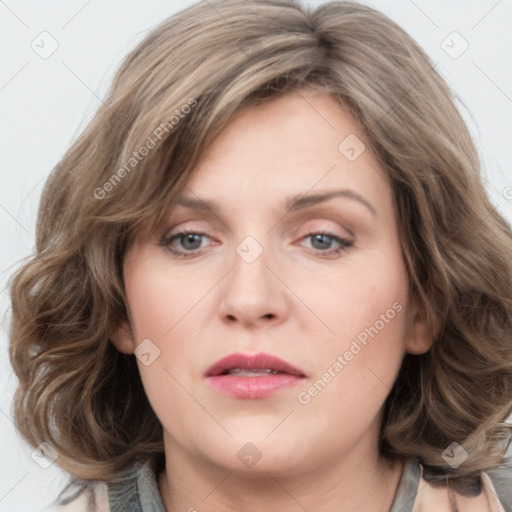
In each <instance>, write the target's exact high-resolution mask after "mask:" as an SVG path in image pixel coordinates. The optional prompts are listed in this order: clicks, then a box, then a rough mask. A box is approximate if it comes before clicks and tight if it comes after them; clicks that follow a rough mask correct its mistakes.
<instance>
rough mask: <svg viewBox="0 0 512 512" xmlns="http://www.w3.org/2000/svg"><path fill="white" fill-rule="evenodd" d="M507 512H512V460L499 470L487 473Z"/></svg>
mask: <svg viewBox="0 0 512 512" xmlns="http://www.w3.org/2000/svg"><path fill="white" fill-rule="evenodd" d="M487 477H488V478H489V480H490V482H491V483H492V486H493V488H494V490H495V492H496V495H497V496H498V498H499V500H500V502H501V503H502V505H503V507H504V509H505V512H512V458H510V459H509V460H508V462H507V464H505V465H504V466H502V467H501V468H499V469H495V470H493V471H489V472H487Z"/></svg>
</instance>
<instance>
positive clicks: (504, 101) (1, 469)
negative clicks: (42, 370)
mask: <svg viewBox="0 0 512 512" xmlns="http://www.w3.org/2000/svg"><path fill="white" fill-rule="evenodd" d="M191 3H192V2H190V1H185V0H181V1H176V0H173V1H172V2H170V1H167V2H165V1H156V0H144V1H142V0H138V1H134V0H130V1H128V0H122V1H121V0H117V1H114V0H89V1H86V0H67V1H63V0H61V1H50V0H46V1H41V0H39V1H28V0H27V1H24V0H0V34H1V35H0V37H1V44H2V51H1V56H0V59H1V65H0V108H1V113H2V114H1V117H0V127H1V128H0V129H1V132H0V133H1V137H0V140H1V144H2V147H1V157H2V158H1V170H0V180H1V182H0V230H1V231H0V232H1V240H2V243H1V251H0V287H1V294H0V307H1V311H2V320H3V322H2V330H1V331H0V512H10V511H16V512H25V511H26V512H28V511H37V510H40V509H41V508H43V507H44V506H46V505H47V504H48V503H50V502H51V501H53V499H54V498H55V497H56V495H57V493H58V491H59V489H60V488H61V487H62V486H63V484H64V483H65V482H66V477H65V476H64V474H63V473H61V472H60V471H59V470H58V469H57V468H56V466H52V467H50V468H48V469H42V468H40V467H39V466H38V465H37V464H36V463H35V462H34V461H33V460H32V459H31V457H30V453H31V451H30V449H29V448H28V447H26V446H24V445H23V443H22V442H21V441H20V439H19V437H18V436H17V434H16V433H15V430H14V426H13V423H12V420H11V398H12V394H13V391H14V388H15V384H16V381H15V378H14V376H13V374H12V371H11V370H10V367H9V363H8V357H7V330H8V324H9V312H8V307H9V301H8V297H7V294H6V291H5V287H6V284H7V279H8V277H9V275H11V274H12V272H13V270H14V269H15V268H16V266H17V265H18V264H19V260H20V259H21V258H23V257H25V256H28V255H29V254H30V253H31V252H32V251H33V247H34V243H35V239H34V236H35V220H36V213H37V206H38V202H39V196H40V193H41V188H42V185H43V182H44V179H45V177H46V176H47V175H48V173H49V172H50V171H51V169H52V168H53V166H54V165H55V164H56V163H57V162H58V161H59V160H60V158H61V156H62V155H63V153H64V151H65V150H66V148H68V147H69V146H70V144H71V143H72V141H73V140H74V139H75V138H76V137H77V136H78V134H79V133H80V132H81V130H82V129H83V127H84V126H85V124H86V122H87V121H88V120H89V119H90V118H91V116H92V115H93V113H94V112H95V110H96V109H97V108H98V107H99V106H100V104H101V103H100V98H103V97H104V94H105V92H106V88H107V86H108V84H109V82H110V80H111V78H112V76H113V73H114V72H115V70H116V68H117V66H118V65H119V63H120V61H121V59H122V58H123V57H124V56H125V55H126V54H127V53H128V51H129V50H130V49H131V48H133V47H134V46H135V45H136V43H138V42H139V41H140V40H141V39H142V38H143V36H144V35H145V34H146V33H147V31H148V30H149V29H151V28H152V27H154V26H155V25H156V24H157V23H159V22H160V21H162V20H163V19H164V18H165V17H167V16H169V15H171V14H173V13H174V12H176V11H178V10H180V9H182V8H183V7H186V6H188V5H190V4H191ZM308 3H309V4H311V5H317V4H320V3H322V2H320V1H313V0H310V1H309V2H308ZM365 3H368V4H369V5H372V6H374V7H376V8H378V9H380V10H381V11H383V12H384V13H386V14H387V15H388V16H390V17H391V18H392V19H394V20H395V21H396V22H397V23H399V24H400V25H401V26H402V27H404V28H405V29H406V30H407V31H408V32H409V34H410V35H411V36H412V37H413V38H414V39H416V40H417V41H418V42H419V43H420V44H421V45H422V46H423V48H424V49H425V50H426V51H427V53H428V54H429V55H430V56H431V58H432V59H433V61H434V62H435V63H437V68H438V70H439V71H440V72H441V74H442V75H443V76H444V77H445V79H446V80H447V81H448V83H449V84H450V86H451V87H452V88H453V89H454V90H455V92H456V93H457V95H458V96H459V98H460V99H461V101H462V104H460V105H459V107H460V109H461V112H462V113H463V115H464V117H465V119H466V120H467V122H468V123H469V125H470V129H471V131H472V133H473V135H474V138H475V142H476V144H477V146H478V148H479V151H480V154H481V157H482V160H483V162H484V173H485V180H486V186H487V187H488V190H489V193H490V195H491V197H492V199H493V202H494V204H495V205H496V207H497V208H498V209H499V210H500V211H501V212H502V213H503V214H504V215H505V216H506V217H507V219H508V220H509V221H512V194H510V193H509V194H508V195H507V193H506V191H507V190H509V191H512V188H511V189H507V187H512V171H511V162H512V140H511V137H510V134H511V128H510V119H511V117H512V66H511V55H512V0H500V1H497V0H489V1H488V0H481V1H462V0H436V1H426V0H414V1H413V0H383V1H377V0H376V1H374V2H365ZM43 31H47V32H48V33H50V34H51V36H52V37H53V38H54V39H55V40H56V41H57V42H58V45H59V46H58V49H57V50H56V51H55V53H53V54H52V55H51V56H50V57H49V58H47V59H42V58H41V57H40V56H39V55H38V54H37V53H36V52H35V51H34V50H33V49H32V48H31V43H32V41H33V40H36V42H37V41H38V39H37V38H38V36H39V34H40V33H41V32H43ZM453 31H457V32H458V33H459V34H460V35H461V36H462V37H463V38H464V39H465V40H466V41H467V43H469V47H468V49H467V50H466V51H465V52H464V53H463V54H462V55H461V56H460V57H458V58H457V59H454V58H452V57H450V56H449V55H448V54H447V53H446V52H445V50H444V49H443V47H442V41H443V40H445V39H446V37H447V36H448V35H449V34H451V33H452V32H453ZM452 39H453V36H451V39H448V40H446V41H447V42H446V43H444V44H445V45H446V44H449V45H451V46H454V48H455V50H452V51H456V50H458V49H461V46H459V45H460V44H462V43H463V42H462V40H460V39H453V43H451V42H450V41H451V40H452ZM507 197H508V199H507Z"/></svg>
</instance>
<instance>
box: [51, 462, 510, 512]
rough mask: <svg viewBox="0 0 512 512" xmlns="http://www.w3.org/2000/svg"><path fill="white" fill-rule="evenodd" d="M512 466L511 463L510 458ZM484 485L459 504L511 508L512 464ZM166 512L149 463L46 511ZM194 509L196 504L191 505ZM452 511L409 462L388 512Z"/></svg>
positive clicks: (492, 511) (503, 511) (487, 510)
mask: <svg viewBox="0 0 512 512" xmlns="http://www.w3.org/2000/svg"><path fill="white" fill-rule="evenodd" d="M509 464H512V461H509ZM482 484H483V485H482V489H481V492H479V491H477V493H475V494H474V495H473V496H470V497H464V496H462V495H459V494H457V498H456V499H457V505H458V506H459V510H460V511H461V512H463V511H464V510H466V507H472V508H471V510H478V511H479V512H512V465H507V466H506V467H503V468H501V469H499V470H495V471H492V472H489V473H484V474H483V475H482ZM98 510H100V511H101V512H166V511H165V507H164V504H163V502H162V498H161V496H160V493H159V491H158V483H157V476H156V473H155V471H154V469H153V468H152V466H151V465H150V464H149V463H146V464H143V463H138V464H135V465H133V466H132V467H131V468H129V469H128V470H126V471H125V472H124V473H123V475H122V477H121V478H120V479H118V480H117V481H116V482H115V483H114V482H108V483H105V482H103V483H100V484H98V483H97V484H88V485H87V486H86V487H85V488H84V487H82V488H80V489H78V490H76V489H75V490H74V492H73V493H72V494H69V492H68V494H67V496H64V497H61V500H60V501H59V502H56V503H55V504H54V505H53V506H51V507H49V508H47V509H45V511H44V512H98ZM192 510H193V508H192ZM420 510H421V511H427V512H431V511H432V512H445V511H446V512H449V511H451V510H453V509H452V505H450V501H449V499H448V491H447V490H446V487H443V486H436V485H432V484H430V483H429V482H428V481H427V480H425V479H424V478H423V471H422V466H420V464H419V462H418V461H417V460H414V459H411V460H409V461H408V462H406V464H405V466H404V470H403V473H402V477H401V480H400V483H399V486H398V489H397V492H396V495H395V499H394V502H393V506H392V508H391V511H390V512H416V511H420Z"/></svg>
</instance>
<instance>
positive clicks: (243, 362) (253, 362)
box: [206, 352, 305, 377]
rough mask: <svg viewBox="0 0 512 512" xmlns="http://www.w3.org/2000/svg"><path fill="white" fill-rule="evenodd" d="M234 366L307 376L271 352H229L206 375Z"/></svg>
mask: <svg viewBox="0 0 512 512" xmlns="http://www.w3.org/2000/svg"><path fill="white" fill-rule="evenodd" d="M234 368H242V369H246V370H251V369H253V368H254V369H259V370H265V369H270V370H276V371H281V372H285V373H288V374H290V375H297V376H298V377H305V374H304V372H303V371H302V370H300V369H299V368H296V367H295V366H293V365H292V364H290V363H287V362H286V361H284V360H283V359H280V358H279V357H276V356H273V355H271V354H265V353H263V352H260V353H258V354H253V355H247V354H241V353H239V352H237V353H234V354H229V355H228V356H226V357H223V358H222V359H219V360H218V361H217V362H216V363H214V364H212V365H211V366H210V368H208V370H206V377H215V376H216V375H220V374H222V373H223V372H225V371H226V370H232V369H234Z"/></svg>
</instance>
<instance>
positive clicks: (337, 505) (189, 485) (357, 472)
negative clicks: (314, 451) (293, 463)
mask: <svg viewBox="0 0 512 512" xmlns="http://www.w3.org/2000/svg"><path fill="white" fill-rule="evenodd" d="M164 437H165V436H164ZM170 453H172V457H169V456H168V454H170ZM366 453H368V452H366ZM340 459H341V460H340ZM402 469H403V463H401V462H400V463H395V464H393V463H391V462H390V461H387V460H385V459H382V458H380V457H378V456H369V455H366V456H365V455H364V454H362V453H360V452H359V450H357V449H353V450H351V453H347V454H346V456H345V457H342V458H340V457H339V456H338V457H336V459H335V460H334V459H333V460H332V461H325V460H324V461H322V463H321V464H319V465H318V467H316V468H312V467H308V468H307V469H306V470H305V471H304V472H301V471H299V470H295V471H294V472H293V473H287V474H282V473H272V472H269V471H260V472H259V473H255V472H251V473H247V472H245V473H243V472H237V471H235V470H233V469H230V468H225V467H220V466H218V465H214V464H212V463H210V462H207V461H205V459H201V460H199V458H197V459H195V458H193V457H191V456H190V454H189V453H186V452H184V451H183V450H181V449H180V447H179V446H177V445H173V446H172V450H170V451H169V450H167V446H166V468H165V469H164V470H163V471H162V472H161V473H160V474H159V475H158V486H159V490H160V494H161V496H162V501H163V503H164V506H165V509H166V511H167V512H178V511H189V512H197V510H201V512H233V511H235V510H244V511H245V512H256V511H260V510H261V509H262V508H263V509H265V510H267V511H268V512H274V511H275V512H277V511H279V512H280V511H282V510H297V511H303V510H315V511H316V512H353V511H354V510H373V511H375V512H389V511H390V510H391V507H392V504H393V501H394V497H395V494H396V491H397V488H398V485H399V483H400V478H401V474H402ZM369 490H370V492H369Z"/></svg>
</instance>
